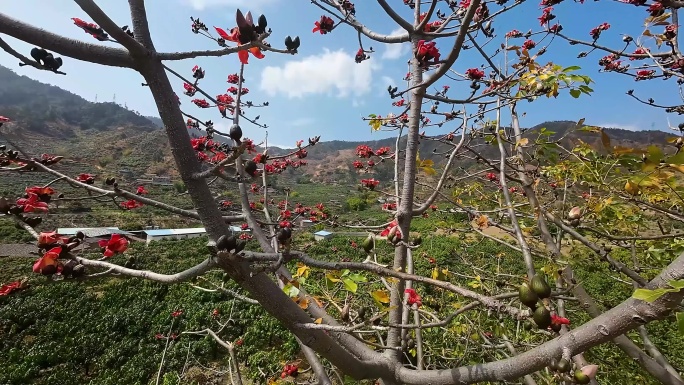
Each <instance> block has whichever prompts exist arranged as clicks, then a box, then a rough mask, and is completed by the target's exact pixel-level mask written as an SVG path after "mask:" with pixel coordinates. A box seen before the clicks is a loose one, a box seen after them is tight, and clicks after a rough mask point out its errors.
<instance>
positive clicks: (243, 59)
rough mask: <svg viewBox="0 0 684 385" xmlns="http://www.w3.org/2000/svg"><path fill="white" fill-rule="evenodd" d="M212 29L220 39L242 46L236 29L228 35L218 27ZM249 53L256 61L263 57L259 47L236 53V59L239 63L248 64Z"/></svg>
mask: <svg viewBox="0 0 684 385" xmlns="http://www.w3.org/2000/svg"><path fill="white" fill-rule="evenodd" d="M214 29H216V32H217V33H218V34H219V36H221V38H223V39H226V40H227V41H232V42H233V43H237V45H242V43H240V29H239V28H238V27H235V28H233V29H231V30H230V33H226V31H224V30H223V29H221V28H219V27H214ZM250 53H252V55H253V56H254V57H255V58H257V59H263V58H264V57H265V56H264V54H263V53H262V52H261V49H259V47H251V48H249V49H243V50H241V51H238V59H240V63H242V64H248V62H249V54H250Z"/></svg>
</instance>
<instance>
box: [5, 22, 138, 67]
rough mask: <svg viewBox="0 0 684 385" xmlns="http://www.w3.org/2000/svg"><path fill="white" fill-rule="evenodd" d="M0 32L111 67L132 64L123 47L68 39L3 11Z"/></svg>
mask: <svg viewBox="0 0 684 385" xmlns="http://www.w3.org/2000/svg"><path fill="white" fill-rule="evenodd" d="M0 33H3V34H6V35H9V36H12V37H13V38H15V39H19V40H21V41H23V42H25V43H28V44H33V45H36V46H39V47H42V48H45V49H46V50H48V51H52V52H54V53H57V54H60V55H64V56H67V57H70V58H72V59H76V60H82V61H87V62H90V63H96V64H102V65H106V66H113V67H128V68H132V67H133V64H134V63H133V59H132V58H131V57H130V55H129V54H128V52H127V51H126V50H124V49H121V48H111V47H105V46H101V45H96V44H90V43H85V42H82V41H79V40H75V39H69V38H66V37H64V36H60V35H57V34H54V33H52V32H48V31H46V30H44V29H42V28H38V27H34V26H32V25H30V24H26V23H24V22H23V21H20V20H17V19H14V18H12V17H10V16H7V15H5V14H3V13H0Z"/></svg>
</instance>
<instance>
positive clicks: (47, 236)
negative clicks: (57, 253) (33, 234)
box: [38, 231, 59, 249]
mask: <svg viewBox="0 0 684 385" xmlns="http://www.w3.org/2000/svg"><path fill="white" fill-rule="evenodd" d="M58 241H59V235H57V232H56V231H51V232H49V233H40V234H38V247H39V248H41V249H44V248H46V247H48V246H52V245H54V244H55V243H57V242H58Z"/></svg>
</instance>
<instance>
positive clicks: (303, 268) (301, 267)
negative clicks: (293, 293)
mask: <svg viewBox="0 0 684 385" xmlns="http://www.w3.org/2000/svg"><path fill="white" fill-rule="evenodd" d="M310 270H311V269H310V268H309V266H307V265H305V264H303V263H297V273H296V274H295V276H296V277H304V278H308V277H309V271H310Z"/></svg>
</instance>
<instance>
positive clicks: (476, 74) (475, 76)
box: [465, 68, 485, 80]
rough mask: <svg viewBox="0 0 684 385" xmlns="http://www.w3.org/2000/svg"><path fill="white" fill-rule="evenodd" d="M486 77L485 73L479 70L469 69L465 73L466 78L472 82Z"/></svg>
mask: <svg viewBox="0 0 684 385" xmlns="http://www.w3.org/2000/svg"><path fill="white" fill-rule="evenodd" d="M484 75H485V73H484V71H482V70H480V69H478V68H469V69H468V70H466V72H465V76H466V77H467V78H468V79H470V80H480V79H482V78H483V77H484Z"/></svg>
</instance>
